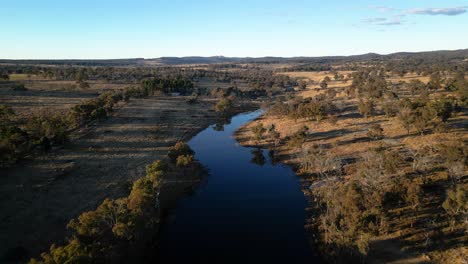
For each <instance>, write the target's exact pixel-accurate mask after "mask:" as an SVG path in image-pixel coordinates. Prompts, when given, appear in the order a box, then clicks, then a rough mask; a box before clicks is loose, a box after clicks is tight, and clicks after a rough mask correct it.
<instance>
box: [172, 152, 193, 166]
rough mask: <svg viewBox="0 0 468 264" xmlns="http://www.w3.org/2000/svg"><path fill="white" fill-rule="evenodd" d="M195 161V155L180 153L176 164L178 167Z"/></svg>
mask: <svg viewBox="0 0 468 264" xmlns="http://www.w3.org/2000/svg"><path fill="white" fill-rule="evenodd" d="M192 163H193V155H180V156H179V157H177V161H176V166H177V167H188V166H189V165H190V164H192Z"/></svg>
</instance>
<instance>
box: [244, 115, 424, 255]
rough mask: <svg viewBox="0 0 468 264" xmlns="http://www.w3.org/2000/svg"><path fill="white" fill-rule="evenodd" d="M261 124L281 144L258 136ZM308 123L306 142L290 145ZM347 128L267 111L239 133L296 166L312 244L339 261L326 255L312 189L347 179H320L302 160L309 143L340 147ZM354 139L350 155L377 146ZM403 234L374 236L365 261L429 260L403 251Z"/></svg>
mask: <svg viewBox="0 0 468 264" xmlns="http://www.w3.org/2000/svg"><path fill="white" fill-rule="evenodd" d="M352 121H353V123H349V124H348V123H345V124H348V126H347V129H350V126H351V125H354V126H356V125H358V124H359V121H356V120H352ZM362 121H365V122H369V121H370V120H368V119H363V120H362ZM259 124H261V125H262V126H263V127H264V128H265V129H266V130H268V128H270V127H271V125H274V126H275V130H276V131H278V132H279V133H280V135H281V137H280V138H281V140H280V143H279V144H277V145H276V146H275V142H274V140H272V139H271V138H270V137H269V136H268V135H267V133H268V132H265V133H264V136H263V138H262V139H261V140H258V138H255V137H254V134H253V132H252V128H254V127H255V126H258V125H259ZM304 126H307V127H308V128H309V132H308V133H307V134H308V135H307V136H306V139H305V142H304V143H303V144H302V145H301V146H299V147H297V146H291V145H290V144H288V141H289V140H290V138H291V137H292V136H293V135H294V133H295V132H296V131H298V130H300V129H301V128H302V127H304ZM343 127H344V124H343V123H341V124H339V125H330V124H327V123H323V122H322V123H320V125H319V123H316V122H311V121H303V120H301V121H298V122H295V121H294V120H288V119H287V118H279V117H276V116H272V115H268V113H266V114H264V115H262V116H260V117H258V118H257V119H256V120H254V121H252V122H250V123H248V124H246V125H244V126H243V127H241V128H240V129H239V130H238V131H237V132H236V135H235V136H236V139H237V141H238V142H239V144H240V145H242V146H257V147H261V148H264V149H269V150H273V152H274V154H273V156H274V158H275V159H277V161H278V162H281V163H283V164H286V165H288V166H290V167H292V168H293V170H294V171H295V172H296V174H297V175H298V177H299V178H300V181H301V188H302V192H303V193H304V195H305V196H306V198H307V201H308V206H307V208H306V211H307V219H305V222H306V225H305V228H306V229H307V230H308V231H309V232H308V233H309V238H310V240H311V243H312V244H313V245H314V247H315V249H318V250H319V251H321V252H320V253H322V256H323V258H324V259H328V260H329V261H338V262H339V263H341V262H343V261H344V259H341V260H340V256H339V255H338V256H336V255H335V256H334V260H330V258H329V256H327V255H326V254H327V248H328V247H327V245H326V244H325V243H323V236H324V233H323V231H322V230H320V229H319V221H320V220H319V219H320V216H321V215H322V213H321V211H320V209H319V208H318V207H317V204H316V203H317V202H318V201H319V198H318V197H317V195H319V193H318V192H316V189H317V188H312V186H317V187H319V186H322V185H325V184H328V185H329V186H331V188H336V186H339V185H340V184H341V183H342V182H343V180H335V181H328V182H326V181H325V180H319V179H318V177H316V176H314V175H313V174H310V173H307V172H304V171H302V170H301V167H302V166H303V164H302V163H301V159H300V157H302V156H301V155H302V154H301V151H302V149H303V148H304V147H305V146H306V145H307V144H319V143H320V144H328V146H330V147H329V148H328V150H327V151H331V152H334V151H336V147H340V144H339V143H338V144H337V143H333V142H336V138H340V137H347V136H348V135H347V134H348V133H350V131H352V130H349V131H348V132H346V131H347V130H346V129H344V128H343ZM340 130H341V132H340ZM348 137H349V136H348ZM353 138H356V135H353V136H352V137H351V139H350V141H348V140H346V141H345V142H350V144H348V146H346V145H345V146H342V148H343V149H342V151H343V153H344V154H345V155H346V157H348V158H350V157H355V158H356V157H358V155H359V153H360V152H361V151H363V150H365V149H369V148H372V147H373V145H375V142H370V141H367V140H366V141H356V140H353ZM334 140H335V141H334ZM343 141H344V140H343ZM353 143H355V144H353ZM333 148H335V149H333ZM348 169H349V167H348ZM332 179H333V177H332ZM344 181H347V179H346V178H345V179H344ZM401 234H402V233H401V231H400V232H398V231H397V232H396V233H392V232H390V233H387V234H386V235H383V236H379V237H374V238H373V239H372V240H371V243H370V244H369V250H368V252H369V254H368V256H367V257H366V259H365V262H366V263H426V262H427V261H428V257H427V256H426V255H424V254H417V253H416V254H415V252H411V251H404V250H402V244H401V241H399V240H398V237H399V236H400V235H401ZM337 258H338V259H337ZM340 261H341V262H340ZM345 261H346V262H349V261H351V259H349V258H347V259H346V260H345ZM361 261H362V260H361Z"/></svg>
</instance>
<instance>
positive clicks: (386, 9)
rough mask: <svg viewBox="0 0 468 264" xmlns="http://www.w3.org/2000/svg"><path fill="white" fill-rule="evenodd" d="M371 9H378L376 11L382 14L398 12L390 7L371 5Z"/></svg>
mask: <svg viewBox="0 0 468 264" xmlns="http://www.w3.org/2000/svg"><path fill="white" fill-rule="evenodd" d="M369 7H370V8H372V9H376V10H378V11H380V12H393V11H396V10H397V9H396V8H393V7H389V6H376V5H370V6H369Z"/></svg>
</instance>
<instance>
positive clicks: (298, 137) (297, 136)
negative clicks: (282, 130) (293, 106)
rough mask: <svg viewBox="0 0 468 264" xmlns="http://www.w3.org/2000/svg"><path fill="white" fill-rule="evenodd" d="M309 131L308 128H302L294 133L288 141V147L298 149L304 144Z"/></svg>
mask: <svg viewBox="0 0 468 264" xmlns="http://www.w3.org/2000/svg"><path fill="white" fill-rule="evenodd" d="M308 131H309V128H308V127H306V126H303V127H302V128H301V129H299V130H298V131H296V133H294V134H293V135H292V136H291V137H290V138H289V141H288V145H289V146H290V147H292V148H299V147H301V146H302V144H303V143H304V142H305V140H306V138H307V133H308Z"/></svg>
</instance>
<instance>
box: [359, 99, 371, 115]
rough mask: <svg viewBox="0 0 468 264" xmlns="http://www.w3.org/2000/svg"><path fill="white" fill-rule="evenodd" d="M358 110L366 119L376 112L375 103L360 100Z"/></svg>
mask: <svg viewBox="0 0 468 264" xmlns="http://www.w3.org/2000/svg"><path fill="white" fill-rule="evenodd" d="M358 110H359V113H360V114H361V115H363V116H364V117H365V118H368V117H369V116H371V115H372V113H373V112H374V102H372V101H371V100H367V101H363V100H360V101H359V103H358Z"/></svg>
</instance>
